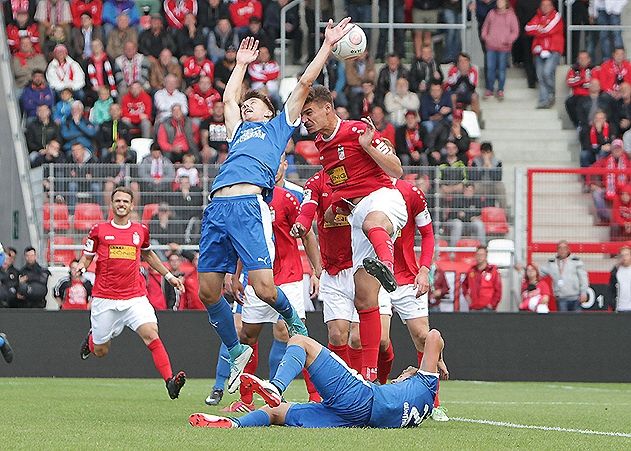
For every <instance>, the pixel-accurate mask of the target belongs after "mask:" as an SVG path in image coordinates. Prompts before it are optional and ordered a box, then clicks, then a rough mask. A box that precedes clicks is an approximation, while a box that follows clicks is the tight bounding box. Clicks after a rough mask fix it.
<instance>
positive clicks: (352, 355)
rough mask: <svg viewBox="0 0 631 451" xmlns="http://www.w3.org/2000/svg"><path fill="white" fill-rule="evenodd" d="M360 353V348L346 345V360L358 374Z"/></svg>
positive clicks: (359, 371)
mask: <svg viewBox="0 0 631 451" xmlns="http://www.w3.org/2000/svg"><path fill="white" fill-rule="evenodd" d="M362 355H363V352H362V350H361V349H354V348H351V347H350V346H349V347H348V360H349V361H350V362H351V364H350V367H351V368H352V369H354V370H355V371H357V372H358V373H359V374H361V372H362Z"/></svg>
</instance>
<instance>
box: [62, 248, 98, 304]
mask: <svg viewBox="0 0 631 451" xmlns="http://www.w3.org/2000/svg"><path fill="white" fill-rule="evenodd" d="M78 266H79V260H77V259H74V260H72V262H71V263H70V271H68V275H67V276H65V277H62V278H61V279H59V282H57V285H55V289H54V290H53V295H54V296H55V300H56V301H57V304H59V309H60V310H90V304H91V300H92V299H91V297H92V283H91V282H90V281H89V280H87V279H84V278H83V275H82V274H81V273H80V272H79V271H77V267H78Z"/></svg>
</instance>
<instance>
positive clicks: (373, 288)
mask: <svg viewBox="0 0 631 451" xmlns="http://www.w3.org/2000/svg"><path fill="white" fill-rule="evenodd" d="M302 121H303V123H304V125H305V127H306V128H307V131H308V132H309V133H317V134H318V135H317V137H316V140H315V144H316V146H317V148H318V150H319V151H320V161H321V163H322V166H323V167H324V171H325V172H326V173H327V174H328V176H329V179H330V181H329V182H328V183H329V184H330V186H331V188H332V191H333V194H332V196H331V206H330V207H329V209H328V210H327V212H326V213H325V220H327V221H329V222H333V221H334V219H335V216H336V215H337V214H340V213H342V214H343V213H346V214H348V213H349V212H350V215H349V217H348V221H349V223H350V225H351V247H352V254H353V279H354V282H355V307H356V308H357V311H358V312H359V328H360V338H361V342H362V343H361V344H362V353H363V364H362V375H363V376H364V377H365V378H366V379H367V380H371V381H372V380H374V379H375V378H376V377H377V356H378V354H379V341H380V336H381V323H380V318H379V302H378V299H377V294H378V292H379V284H381V285H382V286H383V287H384V289H386V290H387V291H388V292H392V291H394V290H395V289H396V288H397V282H396V279H395V277H394V246H393V241H394V239H395V237H396V235H397V233H398V232H399V231H400V230H401V229H402V228H403V226H404V225H405V223H406V222H407V211H406V207H405V202H404V201H403V197H402V196H401V193H400V192H399V191H398V190H397V189H395V187H394V184H393V182H392V180H391V178H390V177H394V178H399V177H401V175H402V174H403V169H402V168H401V161H399V158H398V157H397V156H396V154H395V153H394V152H393V151H392V148H391V145H389V144H388V143H387V142H386V141H384V140H382V139H380V138H379V135H378V134H377V133H376V130H375V126H374V124H373V123H372V121H371V120H370V118H367V119H363V120H362V121H343V120H341V119H340V118H339V117H338V116H337V114H336V113H335V107H334V105H333V98H332V97H331V92H330V91H329V90H328V89H327V88H325V87H324V86H316V87H314V88H312V89H311V91H310V93H309V97H307V100H306V101H305V105H304V107H303V110H302ZM293 231H294V233H295V235H296V236H302V235H303V234H304V233H305V232H306V229H305V227H304V226H303V225H301V224H296V225H295V228H294V230H293ZM375 257H377V258H375Z"/></svg>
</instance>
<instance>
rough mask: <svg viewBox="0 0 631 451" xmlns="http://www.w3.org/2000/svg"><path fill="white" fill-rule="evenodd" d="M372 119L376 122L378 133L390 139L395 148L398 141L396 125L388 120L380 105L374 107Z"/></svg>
mask: <svg viewBox="0 0 631 451" xmlns="http://www.w3.org/2000/svg"><path fill="white" fill-rule="evenodd" d="M370 118H371V119H372V121H373V122H374V124H375V128H376V129H377V131H378V132H379V133H381V137H382V138H386V139H388V140H389V141H390V143H391V144H392V145H393V146H394V143H395V142H396V140H397V138H396V136H395V135H396V130H395V129H394V125H392V124H391V123H390V122H388V120H387V119H386V113H385V111H384V110H383V108H382V107H381V106H379V105H373V107H372V110H371V111H370Z"/></svg>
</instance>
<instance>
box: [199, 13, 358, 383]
mask: <svg viewBox="0 0 631 451" xmlns="http://www.w3.org/2000/svg"><path fill="white" fill-rule="evenodd" d="M349 22H350V18H346V19H344V20H342V21H341V22H340V23H339V24H338V25H337V26H335V27H334V26H333V22H332V21H331V22H329V24H328V26H327V28H326V30H325V33H324V35H325V36H324V43H323V44H322V47H321V48H320V50H319V51H318V53H317V55H316V56H315V58H314V59H313V61H311V63H310V64H309V66H307V68H306V69H305V72H304V73H303V75H302V76H301V77H300V80H299V82H298V85H297V86H296V87H295V88H294V90H293V92H292V93H291V95H290V96H289V99H288V100H287V103H286V104H285V108H284V109H283V111H282V112H281V113H280V114H279V115H278V116H276V117H274V116H275V107H274V105H273V103H272V102H271V101H270V99H269V98H268V97H267V96H265V95H264V94H263V93H260V92H257V91H249V92H248V93H246V94H245V96H243V97H242V96H241V87H242V84H243V79H244V77H245V74H246V72H247V67H248V65H249V64H250V63H252V62H254V61H255V60H256V58H257V57H258V41H255V40H254V39H253V38H246V39H244V40H243V41H242V42H241V46H240V48H239V51H238V52H237V61H236V66H235V67H234V69H233V71H232V74H231V75H230V79H229V80H228V83H227V84H226V89H225V91H224V97H223V100H224V105H225V119H226V130H227V134H228V137H229V152H228V158H227V159H226V161H225V162H224V163H223V164H222V165H221V168H220V169H219V173H218V174H217V177H216V178H215V180H214V182H213V186H212V188H211V193H210V194H211V196H212V200H211V202H210V204H209V205H208V207H207V208H206V210H205V211H204V217H203V220H202V230H201V239H200V243H199V266H198V269H197V270H198V273H199V298H200V299H201V301H202V302H203V303H204V304H205V305H206V308H207V310H208V316H209V320H210V323H211V325H212V326H213V327H214V328H215V330H216V331H217V333H218V334H219V336H220V338H221V341H222V342H223V343H224V344H225V345H226V347H227V348H228V353H229V354H230V360H231V374H230V378H229V379H228V391H229V392H231V393H233V392H234V391H236V389H237V388H238V386H239V384H240V379H239V377H238V376H239V375H240V374H241V372H242V371H243V368H244V367H245V365H246V364H247V362H248V361H249V360H250V357H251V355H252V348H251V347H249V346H247V345H244V344H240V343H239V339H238V336H237V332H236V330H235V328H234V324H233V321H232V312H231V311H230V306H229V305H228V303H227V302H226V300H225V299H224V298H223V296H222V289H223V286H224V280H225V275H226V274H234V273H235V271H236V269H237V260H240V261H241V263H242V265H243V268H244V270H246V271H248V276H249V282H250V285H251V286H252V288H253V289H254V292H255V293H256V296H257V297H258V298H259V299H261V300H263V302H265V303H267V304H269V305H270V306H272V307H273V308H274V309H275V310H276V311H277V312H278V313H279V314H280V315H281V316H282V317H283V319H284V320H285V321H286V323H287V327H288V328H289V330H290V332H291V333H292V334H303V335H306V334H307V329H306V327H305V326H304V324H303V323H302V321H301V320H300V318H299V317H298V315H297V314H296V312H295V310H294V309H293V308H292V306H291V304H290V303H289V300H288V299H287V296H286V295H285V293H283V290H282V289H279V288H278V287H276V285H275V284H274V274H273V272H272V265H273V261H274V243H273V240H272V233H271V216H270V211H269V207H268V206H267V205H266V203H267V202H269V201H270V200H271V197H272V192H273V189H274V182H275V175H276V171H277V170H278V166H279V164H280V157H281V155H282V154H283V152H284V151H285V147H286V146H287V142H288V141H289V138H290V137H291V135H292V134H293V132H294V130H295V128H296V127H297V126H298V125H299V123H300V111H301V109H302V106H303V104H304V101H305V99H306V98H307V94H308V93H309V88H310V87H311V85H312V84H313V82H314V81H315V80H316V78H317V77H318V75H319V74H320V72H321V71H322V68H323V67H324V65H325V63H326V61H327V59H328V58H329V55H330V53H331V48H332V47H333V45H335V43H336V42H337V41H339V40H340V39H341V38H342V37H343V36H344V35H345V34H346V33H348V32H349V31H350V29H351V28H352V26H351V25H349Z"/></svg>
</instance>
